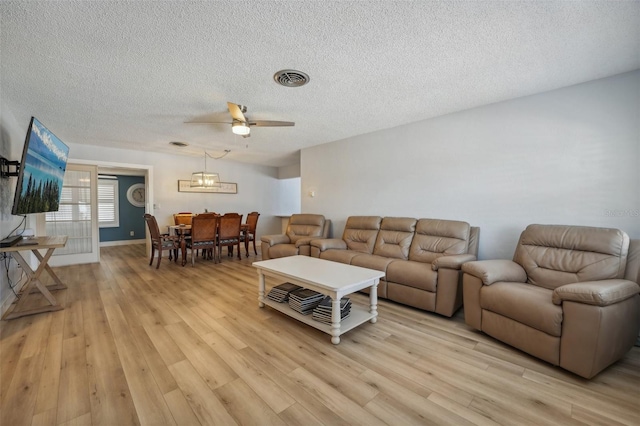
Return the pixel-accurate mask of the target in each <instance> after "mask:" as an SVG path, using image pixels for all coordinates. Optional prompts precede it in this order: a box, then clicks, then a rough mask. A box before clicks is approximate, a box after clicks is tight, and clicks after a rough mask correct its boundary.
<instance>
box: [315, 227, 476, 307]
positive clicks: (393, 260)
mask: <svg viewBox="0 0 640 426" xmlns="http://www.w3.org/2000/svg"><path fill="white" fill-rule="evenodd" d="M478 235H479V228H475V227H471V226H469V224H468V223H466V222H459V221H453V220H439V219H413V218H403V217H385V218H382V217H379V216H351V217H349V218H348V219H347V223H346V225H345V229H344V232H343V235H342V239H338V238H332V239H314V240H312V241H311V256H314V257H319V258H321V259H327V260H332V261H336V262H342V263H347V264H351V265H356V266H362V267H365V268H370V269H376V270H379V271H384V272H385V276H384V278H382V279H381V280H380V284H379V285H378V296H379V297H381V298H386V299H389V300H393V301H396V302H399V303H403V304H405V305H409V306H413V307H416V308H420V309H424V310H427V311H431V312H436V313H438V314H441V315H445V316H448V317H450V316H451V315H453V314H454V313H455V311H456V310H457V309H458V308H459V307H460V306H461V304H462V271H461V269H460V268H461V265H462V264H463V263H464V262H468V261H471V260H475V259H476V255H477V251H478Z"/></svg>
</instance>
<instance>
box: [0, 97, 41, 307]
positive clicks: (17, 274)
mask: <svg viewBox="0 0 640 426" xmlns="http://www.w3.org/2000/svg"><path fill="white" fill-rule="evenodd" d="M28 125H29V123H28V122H27V123H21V124H20V123H18V122H17V121H16V120H15V118H14V116H13V115H12V114H11V112H10V111H7V110H6V109H4V110H3V111H2V114H0V155H2V156H3V157H5V158H7V159H8V160H10V161H21V156H22V147H23V145H24V139H25V135H26V132H27V127H28ZM16 181H17V179H16V178H15V177H10V178H5V179H0V238H5V237H7V236H9V235H10V233H11V231H13V229H14V228H15V227H16V226H18V225H19V224H20V223H21V220H22V217H21V216H13V215H11V206H12V204H13V194H14V192H15V190H16ZM31 216H33V215H31ZM32 219H33V218H31V217H29V219H28V220H27V222H26V227H28V228H34V229H35V220H32ZM20 229H22V228H20ZM27 259H28V257H27ZM6 265H8V268H9V271H8V272H7V271H6V269H5V260H0V314H2V313H3V312H4V310H3V309H6V307H7V306H5V305H8V303H9V301H10V300H12V297H11V296H12V295H13V293H12V292H11V289H10V288H9V283H8V281H7V275H8V276H9V279H10V280H11V284H12V285H13V286H15V285H17V284H18V283H20V284H22V282H20V278H21V276H22V270H21V269H20V268H18V267H17V265H16V262H15V261H14V260H12V261H10V262H7V263H6ZM18 289H19V287H18Z"/></svg>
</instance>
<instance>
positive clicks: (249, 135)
mask: <svg viewBox="0 0 640 426" xmlns="http://www.w3.org/2000/svg"><path fill="white" fill-rule="evenodd" d="M242 137H243V138H250V137H251V133H247V134H246V135H242Z"/></svg>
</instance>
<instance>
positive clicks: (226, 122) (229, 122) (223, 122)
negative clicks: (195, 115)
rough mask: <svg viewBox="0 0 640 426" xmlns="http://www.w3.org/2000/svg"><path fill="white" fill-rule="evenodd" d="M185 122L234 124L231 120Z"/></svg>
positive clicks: (194, 122) (189, 122)
mask: <svg viewBox="0 0 640 426" xmlns="http://www.w3.org/2000/svg"><path fill="white" fill-rule="evenodd" d="M185 124H233V123H232V122H231V121H185Z"/></svg>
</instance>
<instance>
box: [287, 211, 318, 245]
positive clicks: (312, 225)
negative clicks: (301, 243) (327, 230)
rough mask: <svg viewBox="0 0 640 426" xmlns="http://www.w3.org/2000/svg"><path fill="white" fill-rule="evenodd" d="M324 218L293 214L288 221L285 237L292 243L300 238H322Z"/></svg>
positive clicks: (316, 215) (314, 215) (315, 215)
mask: <svg viewBox="0 0 640 426" xmlns="http://www.w3.org/2000/svg"><path fill="white" fill-rule="evenodd" d="M324 222H325V220H324V216H323V215H321V214H304V213H303V214H294V215H291V218H290V219H289V225H288V226H287V237H289V239H290V240H291V242H292V243H295V242H296V241H298V240H299V239H300V238H307V237H318V238H321V237H322V232H323V230H324Z"/></svg>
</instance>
